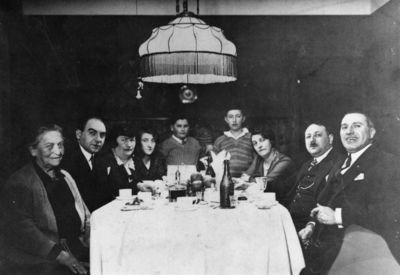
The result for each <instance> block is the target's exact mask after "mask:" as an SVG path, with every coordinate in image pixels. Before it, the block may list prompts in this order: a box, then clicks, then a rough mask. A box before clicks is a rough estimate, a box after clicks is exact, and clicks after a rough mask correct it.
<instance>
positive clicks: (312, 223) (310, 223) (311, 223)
mask: <svg viewBox="0 0 400 275" xmlns="http://www.w3.org/2000/svg"><path fill="white" fill-rule="evenodd" d="M308 225H311V226H312V227H313V229H314V227H315V222H308V223H307V224H306V226H308Z"/></svg>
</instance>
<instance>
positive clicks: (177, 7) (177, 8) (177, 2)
mask: <svg viewBox="0 0 400 275" xmlns="http://www.w3.org/2000/svg"><path fill="white" fill-rule="evenodd" d="M176 14H179V0H176Z"/></svg>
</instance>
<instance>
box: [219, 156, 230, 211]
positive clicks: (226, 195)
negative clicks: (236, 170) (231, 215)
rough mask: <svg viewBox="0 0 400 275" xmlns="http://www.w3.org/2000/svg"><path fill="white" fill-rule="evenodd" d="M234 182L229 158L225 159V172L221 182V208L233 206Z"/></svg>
mask: <svg viewBox="0 0 400 275" xmlns="http://www.w3.org/2000/svg"><path fill="white" fill-rule="evenodd" d="M231 185H233V182H232V180H231V175H230V172H229V160H227V159H226V160H224V174H223V176H222V180H221V184H220V186H219V194H220V195H219V197H220V206H221V208H230V207H231V200H230V196H231V194H230V193H231V189H232V191H233V186H231Z"/></svg>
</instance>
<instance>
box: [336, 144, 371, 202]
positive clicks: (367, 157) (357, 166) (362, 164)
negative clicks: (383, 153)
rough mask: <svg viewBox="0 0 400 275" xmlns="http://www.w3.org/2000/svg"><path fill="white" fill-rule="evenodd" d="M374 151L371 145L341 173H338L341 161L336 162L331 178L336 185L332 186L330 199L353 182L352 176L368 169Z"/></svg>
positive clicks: (354, 176)
mask: <svg viewBox="0 0 400 275" xmlns="http://www.w3.org/2000/svg"><path fill="white" fill-rule="evenodd" d="M375 151H376V150H375V147H374V146H373V145H372V146H371V147H370V148H368V149H367V150H366V151H365V152H364V153H363V154H362V155H361V156H360V157H359V158H358V159H357V160H356V161H355V162H354V163H353V165H352V166H351V167H350V168H349V169H348V170H347V171H346V172H345V173H344V174H343V175H342V174H341V173H340V171H341V166H342V165H343V163H338V165H337V166H338V167H335V168H336V169H335V172H334V174H335V177H336V180H333V182H335V181H336V184H337V185H336V186H334V187H333V189H334V193H333V195H332V197H331V198H330V201H333V200H334V199H335V198H336V197H337V195H339V194H340V193H341V192H342V191H344V190H345V189H346V188H348V187H351V186H352V183H353V182H354V178H356V177H357V176H358V175H359V174H360V173H362V172H364V171H367V170H368V168H369V166H370V164H371V163H372V162H371V161H372V160H373V157H374V155H375Z"/></svg>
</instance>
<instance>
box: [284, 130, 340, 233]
mask: <svg viewBox="0 0 400 275" xmlns="http://www.w3.org/2000/svg"><path fill="white" fill-rule="evenodd" d="M304 142H305V146H306V149H307V151H308V153H309V154H310V155H311V157H312V159H310V160H309V161H307V162H305V163H304V164H303V166H302V167H301V169H300V171H299V172H298V174H297V179H296V184H295V186H294V188H293V190H292V191H291V193H292V194H294V198H293V200H292V202H291V203H290V205H289V212H290V214H291V216H292V219H293V222H294V225H295V227H296V230H297V231H299V230H301V229H302V228H304V226H305V225H306V224H307V222H308V221H309V220H310V212H311V210H312V209H313V208H314V207H315V206H316V204H317V197H318V195H319V193H320V192H321V190H322V189H323V188H324V187H325V185H326V176H327V175H328V174H329V172H330V171H331V170H332V167H333V166H334V164H335V163H336V162H338V161H343V156H342V154H340V153H339V152H337V150H334V149H333V147H332V143H333V134H332V133H331V131H330V130H329V128H328V127H327V126H325V125H324V124H322V123H320V122H314V123H311V124H310V125H309V126H308V127H307V129H306V131H305V133H304Z"/></svg>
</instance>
